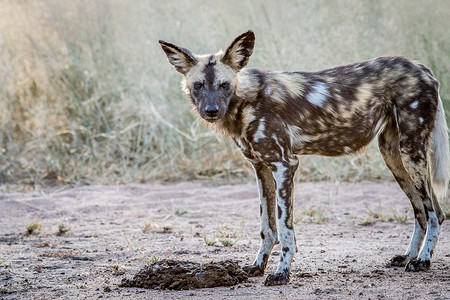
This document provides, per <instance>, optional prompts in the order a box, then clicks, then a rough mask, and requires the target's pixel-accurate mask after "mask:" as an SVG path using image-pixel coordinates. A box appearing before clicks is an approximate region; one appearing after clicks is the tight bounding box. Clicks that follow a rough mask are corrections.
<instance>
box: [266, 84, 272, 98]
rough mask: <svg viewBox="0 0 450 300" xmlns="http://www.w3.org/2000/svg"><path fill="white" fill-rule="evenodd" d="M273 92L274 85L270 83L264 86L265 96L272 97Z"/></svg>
mask: <svg viewBox="0 0 450 300" xmlns="http://www.w3.org/2000/svg"><path fill="white" fill-rule="evenodd" d="M272 92H273V90H272V87H271V86H270V85H267V86H266V87H265V88H264V96H266V97H270V96H271V95H272Z"/></svg>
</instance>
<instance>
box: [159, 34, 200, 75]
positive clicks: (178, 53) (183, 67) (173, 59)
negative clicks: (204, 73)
mask: <svg viewBox="0 0 450 300" xmlns="http://www.w3.org/2000/svg"><path fill="white" fill-rule="evenodd" d="M159 44H160V45H161V47H162V49H163V50H164V52H165V53H166V55H167V58H168V59H169V62H170V63H171V64H172V65H173V66H174V67H175V69H177V71H178V72H180V73H181V74H183V75H186V74H187V72H189V70H190V69H191V68H192V67H193V66H195V65H196V64H197V58H196V57H195V55H194V54H192V53H191V51H189V50H188V49H185V48H181V47H178V46H175V45H174V44H171V43H168V42H165V41H162V40H160V41H159Z"/></svg>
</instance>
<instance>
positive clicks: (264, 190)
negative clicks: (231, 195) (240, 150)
mask: <svg viewBox="0 0 450 300" xmlns="http://www.w3.org/2000/svg"><path fill="white" fill-rule="evenodd" d="M253 168H254V169H255V174H256V178H257V182H258V189H259V199H260V218H261V239H262V241H261V248H260V249H259V252H258V255H257V256H256V259H255V261H254V262H253V264H252V265H250V266H245V267H244V271H245V272H247V274H248V275H249V276H261V275H263V274H264V270H265V268H266V265H267V261H268V259H269V256H270V253H271V252H272V248H273V246H274V245H275V243H277V242H278V238H277V221H276V204H277V203H276V195H275V181H274V179H273V175H272V170H271V169H270V168H269V167H267V166H266V165H264V164H263V163H261V162H257V163H253Z"/></svg>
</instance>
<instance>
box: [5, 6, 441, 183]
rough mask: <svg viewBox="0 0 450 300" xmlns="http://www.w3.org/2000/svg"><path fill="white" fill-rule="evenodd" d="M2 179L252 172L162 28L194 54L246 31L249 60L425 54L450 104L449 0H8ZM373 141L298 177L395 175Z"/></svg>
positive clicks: (317, 64) (151, 178) (304, 63)
mask: <svg viewBox="0 0 450 300" xmlns="http://www.w3.org/2000/svg"><path fill="white" fill-rule="evenodd" d="M1 7H2V8H1V10H0V49H2V51H1V52H0V63H1V65H2V74H1V76H0V183H2V182H3V183H4V182H16V183H17V182H20V183H29V184H32V185H40V184H84V183H104V184H109V183H127V182H158V181H174V180H190V179H196V178H200V179H204V178H207V179H214V180H216V181H217V182H224V181H227V182H242V181H249V180H252V177H253V172H252V170H251V168H250V166H249V165H248V164H247V163H246V162H245V161H244V160H243V159H242V157H241V155H240V154H239V153H238V151H237V150H236V148H235V147H234V145H232V143H230V141H228V140H227V139H225V138H221V137H217V136H215V135H214V134H213V133H211V132H209V131H208V130H206V129H204V128H202V127H201V126H200V125H199V123H198V122H197V121H196V119H195V117H194V115H193V114H192V113H191V107H190V104H189V102H188V101H187V100H186V99H184V97H183V96H182V94H181V92H180V89H179V81H180V75H179V74H177V73H176V72H175V71H174V69H173V68H172V67H171V66H170V65H169V64H168V63H167V60H166V57H165V55H164V54H163V52H162V51H161V49H160V48H159V45H158V43H157V41H158V39H165V40H168V41H172V42H174V43H177V44H180V45H183V46H186V47H188V48H190V49H191V50H192V51H194V52H197V53H204V52H210V51H216V50H218V49H219V48H224V47H226V46H227V45H228V43H229V42H231V40H232V39H233V38H234V37H235V36H236V35H237V34H239V33H241V32H244V31H245V30H247V29H253V30H254V31H255V32H256V36H257V43H256V50H255V53H254V55H253V57H252V59H251V61H250V65H249V66H250V67H258V68H263V69H266V68H270V69H284V70H317V69H323V68H327V67H331V66H334V65H338V64H343V63H350V62H354V61H358V60H364V59H369V58H373V57H376V56H381V55H404V56H407V57H410V58H411V59H415V60H419V61H421V62H423V63H425V64H427V65H429V66H430V67H431V68H432V69H433V70H434V72H435V74H436V75H437V77H438V78H439V79H440V81H441V86H442V87H441V96H442V99H443V100H444V101H445V107H446V108H447V109H448V108H449V104H450V93H449V91H450V73H449V72H448V70H450V57H449V55H448V53H450V39H449V35H448V28H450V6H449V5H448V2H447V1H446V0H440V1H431V2H427V5H425V6H424V5H423V3H422V2H421V1H419V0H414V1H410V0H401V1H394V2H393V1H387V0H384V1H349V0H347V1H281V3H278V2H277V3H272V2H262V1H251V0H244V1H242V0H239V1H237V0H231V1H214V2H205V1H200V0H194V1H185V2H179V1H176V2H175V1H159V2H155V1H152V2H143V1H138V2H133V5H130V4H129V3H128V2H124V1H119V0H111V1H109V0H98V1H87V0H80V1H68V0H65V1H55V0H50V1H13V0H10V1H8V0H4V1H2V5H1ZM389 178H391V175H390V174H389V172H387V169H386V167H385V166H384V163H383V162H382V160H381V158H380V155H379V154H378V151H377V150H376V147H374V146H372V147H370V148H369V149H368V151H367V152H366V153H365V154H364V155H362V156H361V157H347V158H339V159H329V158H319V157H304V158H302V163H301V167H300V170H299V176H297V180H327V179H332V180H361V179H389Z"/></svg>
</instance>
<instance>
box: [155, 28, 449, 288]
mask: <svg viewBox="0 0 450 300" xmlns="http://www.w3.org/2000/svg"><path fill="white" fill-rule="evenodd" d="M254 43H255V35H254V33H253V32H252V31H248V32H246V33H243V34H242V35H240V36H239V37H237V38H236V39H235V40H234V41H233V42H232V43H231V45H230V46H229V47H228V48H227V50H226V51H225V52H222V51H220V52H218V53H217V54H213V55H194V54H193V53H191V52H190V51H189V50H187V49H184V48H181V47H178V46H175V45H173V44H171V43H167V42H164V41H160V44H161V46H162V48H163V50H164V52H165V53H166V55H167V57H168V59H169V62H170V63H171V64H172V65H174V66H175V68H176V70H177V71H178V72H180V73H182V74H183V75H184V78H183V81H182V88H183V90H184V92H185V93H186V94H187V95H188V96H189V98H190V99H191V101H192V104H193V105H194V107H195V110H196V112H197V113H198V115H199V116H200V117H201V118H200V119H201V120H202V121H203V122H204V123H205V124H206V125H208V126H209V127H211V128H213V129H215V130H216V131H218V132H220V133H222V134H224V135H227V136H229V137H231V138H232V139H233V140H234V142H235V143H236V144H237V146H238V147H239V149H240V150H241V151H242V153H243V155H244V156H245V158H246V159H247V160H248V161H250V162H251V163H252V165H253V167H254V169H255V173H256V177H257V182H258V187H259V196H260V201H261V205H260V215H261V238H262V243H261V248H260V250H259V253H258V255H257V257H256V259H255V261H254V262H253V264H252V265H250V266H246V267H245V270H246V271H247V273H248V274H249V275H250V276H258V275H262V274H263V273H264V269H265V267H266V264H267V260H268V257H269V255H270V253H271V251H272V248H273V246H274V244H275V243H277V242H280V243H281V248H282V255H281V257H280V263H279V265H278V269H277V270H276V272H275V274H273V275H269V276H268V277H267V278H266V280H265V285H279V284H286V283H287V282H288V281H289V272H290V265H291V261H292V258H293V256H294V253H295V252H296V249H297V246H296V242H295V236H294V229H293V196H292V195H293V178H294V173H295V170H296V169H297V166H298V159H297V156H296V155H297V154H319V155H326V156H339V155H345V154H350V153H357V152H359V151H361V150H362V149H364V147H366V146H367V144H369V142H370V141H371V140H373V139H374V137H375V136H378V144H379V148H380V151H381V154H382V156H383V158H384V160H385V162H386V164H387V166H388V167H389V169H390V170H391V171H392V173H393V174H394V177H395V179H396V180H397V182H398V184H399V185H400V187H401V188H402V189H403V191H404V192H405V194H406V195H407V196H408V198H409V199H410V200H411V204H412V206H413V209H414V215H415V226H414V233H413V236H412V238H411V242H410V244H409V247H408V250H407V251H406V253H405V254H404V255H398V256H395V257H394V258H393V259H392V260H391V262H390V264H391V265H392V266H406V270H407V271H425V270H428V269H429V268H430V259H431V255H432V253H433V249H434V247H435V245H436V242H437V239H438V235H439V228H440V225H441V224H442V222H443V221H444V219H445V215H444V213H443V212H442V210H441V208H440V207H439V204H438V199H442V198H444V197H445V195H446V192H447V184H448V179H449V165H450V163H449V146H448V135H447V134H448V129H447V124H446V121H445V115H444V110H443V106H442V101H441V100H440V97H439V91H438V89H439V83H438V81H437V80H436V78H435V77H434V76H433V74H432V73H431V71H430V70H429V69H428V68H426V67H425V66H423V65H421V64H418V63H415V62H411V61H409V60H407V59H405V58H402V57H380V58H377V59H374V60H370V61H365V62H360V63H355V64H351V65H346V66H340V67H336V68H333V69H328V70H323V71H319V72H274V71H261V70H257V69H243V68H244V67H245V66H246V65H247V62H248V60H249V58H250V55H251V54H252V53H253V47H254ZM277 220H278V231H277Z"/></svg>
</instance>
